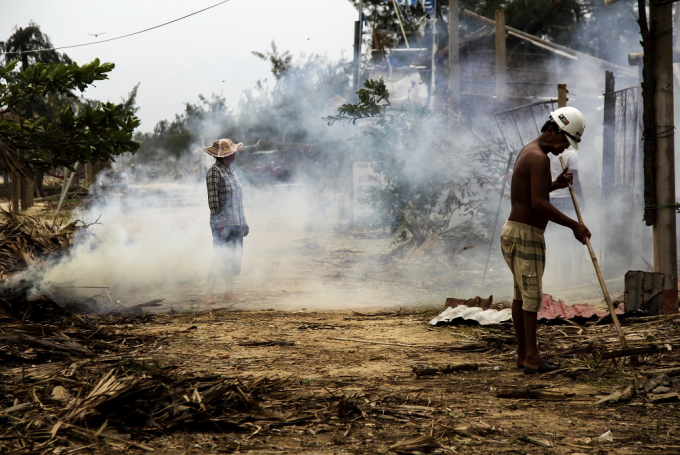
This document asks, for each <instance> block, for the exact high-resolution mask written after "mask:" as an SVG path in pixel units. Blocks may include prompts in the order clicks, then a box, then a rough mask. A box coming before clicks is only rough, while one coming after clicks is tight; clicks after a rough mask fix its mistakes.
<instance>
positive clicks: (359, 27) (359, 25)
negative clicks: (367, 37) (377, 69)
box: [352, 0, 364, 103]
mask: <svg viewBox="0 0 680 455" xmlns="http://www.w3.org/2000/svg"><path fill="white" fill-rule="evenodd" d="M363 22H364V1H363V0H359V20H358V21H356V22H355V23H354V78H353V84H352V97H353V98H354V102H355V103H356V102H358V101H359V97H358V96H357V94H356V93H357V92H358V91H359V74H360V69H361V41H362V38H363V28H364V27H363Z"/></svg>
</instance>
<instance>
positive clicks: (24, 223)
mask: <svg viewBox="0 0 680 455" xmlns="http://www.w3.org/2000/svg"><path fill="white" fill-rule="evenodd" d="M85 228H87V225H86V224H85V223H83V222H82V221H72V222H70V223H69V224H67V225H66V226H60V225H58V224H55V223H50V222H45V221H41V220H40V219H38V218H36V217H31V216H27V215H23V214H19V213H12V212H8V211H6V210H4V209H0V239H2V240H1V241H0V272H15V271H17V270H23V269H25V268H26V267H27V266H28V264H29V263H30V262H32V261H35V260H36V259H46V258H48V257H50V256H55V255H62V254H65V253H66V252H67V250H68V248H69V247H70V246H71V245H72V244H73V240H74V235H75V234H76V232H78V231H83V230H84V229H85Z"/></svg>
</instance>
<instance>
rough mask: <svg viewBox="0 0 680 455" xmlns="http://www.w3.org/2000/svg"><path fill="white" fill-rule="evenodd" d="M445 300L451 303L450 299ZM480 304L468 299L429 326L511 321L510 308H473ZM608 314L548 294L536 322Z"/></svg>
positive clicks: (607, 312) (490, 323) (616, 310)
mask: <svg viewBox="0 0 680 455" xmlns="http://www.w3.org/2000/svg"><path fill="white" fill-rule="evenodd" d="M447 300H448V301H451V300H452V299H447ZM482 302H483V300H477V301H475V299H469V300H467V301H466V303H467V304H466V305H462V304H461V305H457V306H454V307H449V308H446V309H445V310H444V311H443V312H442V313H440V314H439V315H438V316H436V317H435V318H434V319H432V320H431V321H430V325H442V324H451V323H456V322H462V321H475V322H477V323H478V324H479V325H493V324H500V323H502V322H506V321H511V320H512V310H511V309H510V308H504V309H502V310H494V309H488V310H484V309H483V308H480V307H478V306H475V305H476V304H480V303H482ZM615 312H616V314H623V313H624V309H623V305H619V307H618V308H616V309H615ZM608 314H609V311H606V310H597V309H595V308H594V307H593V306H591V305H589V304H587V303H578V304H575V305H567V304H565V303H564V301H562V300H555V299H553V297H552V296H551V295H550V294H543V301H542V302H541V309H540V311H539V312H538V320H539V321H540V320H546V321H549V320H554V319H574V318H584V319H590V318H592V317H598V318H601V317H603V316H607V315H608ZM456 320H457V321H456Z"/></svg>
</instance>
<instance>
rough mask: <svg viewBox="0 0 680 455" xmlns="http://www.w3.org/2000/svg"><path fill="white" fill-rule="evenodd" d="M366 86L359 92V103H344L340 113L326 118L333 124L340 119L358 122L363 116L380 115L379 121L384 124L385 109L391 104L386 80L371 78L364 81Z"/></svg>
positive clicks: (353, 122) (339, 109) (372, 116)
mask: <svg viewBox="0 0 680 455" xmlns="http://www.w3.org/2000/svg"><path fill="white" fill-rule="evenodd" d="M364 87H365V88H362V89H359V91H358V92H357V98H358V100H359V102H358V103H357V104H343V105H342V106H340V107H339V108H338V114H339V115H331V116H328V117H325V118H324V119H325V120H326V121H327V122H328V125H329V126H331V125H333V124H334V123H336V122H338V121H347V122H350V123H352V124H356V122H357V120H359V119H361V118H374V117H378V122H379V124H380V125H381V126H382V125H383V120H384V115H385V109H386V108H387V107H388V106H389V105H390V100H389V97H390V95H389V92H388V91H387V87H386V86H385V81H384V80H383V79H382V78H381V79H380V80H379V81H376V80H373V79H369V80H367V81H366V82H365V83H364Z"/></svg>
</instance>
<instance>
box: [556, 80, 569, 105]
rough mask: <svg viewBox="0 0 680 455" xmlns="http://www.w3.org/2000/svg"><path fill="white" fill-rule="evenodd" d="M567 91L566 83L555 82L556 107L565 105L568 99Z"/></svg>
mask: <svg viewBox="0 0 680 455" xmlns="http://www.w3.org/2000/svg"><path fill="white" fill-rule="evenodd" d="M567 93H569V90H567V84H557V107H565V106H566V105H567V101H569V98H567Z"/></svg>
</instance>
